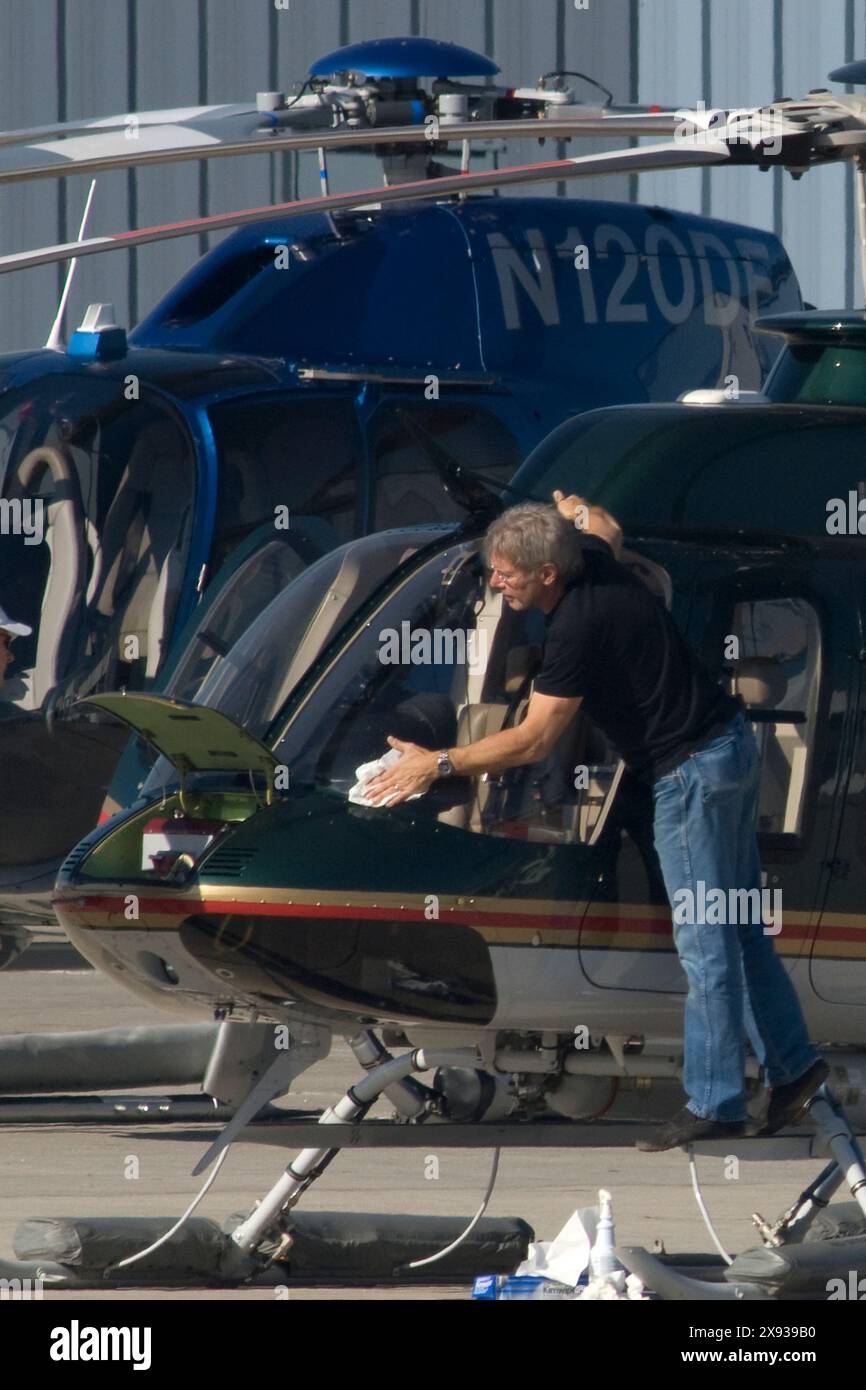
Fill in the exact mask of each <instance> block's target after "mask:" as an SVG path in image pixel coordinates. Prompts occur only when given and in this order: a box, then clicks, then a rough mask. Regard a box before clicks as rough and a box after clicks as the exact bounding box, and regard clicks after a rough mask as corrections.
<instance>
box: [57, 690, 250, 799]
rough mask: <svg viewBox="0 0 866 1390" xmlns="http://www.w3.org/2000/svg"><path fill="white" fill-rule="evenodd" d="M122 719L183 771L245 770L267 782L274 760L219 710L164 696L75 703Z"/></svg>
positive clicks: (104, 697)
mask: <svg viewBox="0 0 866 1390" xmlns="http://www.w3.org/2000/svg"><path fill="white" fill-rule="evenodd" d="M79 703H80V704H82V705H94V706H96V707H97V708H98V709H103V710H105V711H106V712H107V713H108V714H111V715H114V716H115V718H117V719H121V720H123V722H124V723H125V724H128V725H129V727H130V728H131V729H133V730H134V731H135V732H136V733H137V734H140V735H141V737H142V738H144V739H146V740H147V741H148V743H150V744H152V746H153V747H154V748H156V750H157V751H158V752H159V753H162V754H163V755H164V756H165V757H166V758H168V759H169V761H170V762H172V763H173V764H174V766H175V767H176V768H178V770H179V771H180V772H181V773H188V772H245V773H252V774H258V775H259V776H263V777H265V778H266V779H267V781H268V782H269V783H270V782H272V780H273V773H274V770H275V768H276V766H277V761H276V759H275V757H274V755H273V753H272V752H271V751H270V749H269V748H266V747H265V745H264V744H263V743H260V742H259V740H258V739H257V738H254V737H253V735H252V734H250V733H248V732H247V730H246V729H242V728H241V727H240V726H239V725H238V724H236V723H235V722H234V720H232V719H229V717H228V716H227V715H225V714H221V713H220V712H219V711H218V710H215V709H208V708H207V707H206V706H204V705H193V704H190V703H189V702H188V701H185V700H169V699H167V698H166V697H165V696H163V695H144V694H135V693H133V694H129V695H126V694H120V695H90V696H88V697H87V699H85V700H81V701H79Z"/></svg>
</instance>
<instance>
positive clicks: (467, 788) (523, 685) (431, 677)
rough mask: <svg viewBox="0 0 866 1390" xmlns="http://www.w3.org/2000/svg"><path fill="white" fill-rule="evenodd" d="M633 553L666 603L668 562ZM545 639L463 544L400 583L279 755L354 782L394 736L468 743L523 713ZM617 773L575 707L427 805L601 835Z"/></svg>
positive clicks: (478, 823)
mask: <svg viewBox="0 0 866 1390" xmlns="http://www.w3.org/2000/svg"><path fill="white" fill-rule="evenodd" d="M624 558H625V561H626V563H628V564H629V566H630V567H632V568H633V569H634V571H635V572H636V573H637V574H639V575H640V577H641V578H642V579H643V580H644V582H646V583H647V584H648V585H649V587H650V588H651V589H652V591H653V592H654V593H655V594H656V595H657V596H658V599H659V601H660V602H665V603H669V602H670V596H671V584H670V579H669V576H668V575H667V574H666V572H665V571H664V570H663V569H662V568H661V567H660V566H658V565H655V564H654V563H653V562H652V561H649V560H648V559H646V558H645V557H644V556H641V555H637V554H633V553H631V552H627V553H626V555H625V557H624ZM389 633H392V634H393V635H394V637H395V638H397V637H398V635H399V638H400V641H401V642H402V648H401V650H400V652H399V654H397V653H396V652H395V653H394V654H395V655H398V659H397V660H390V659H389V655H388V648H387V642H386V639H387V637H388V635H389ZM543 638H544V623H543V616H542V614H541V613H540V612H532V611H530V612H515V611H513V610H511V609H510V608H508V607H507V605H503V602H502V596H501V594H498V593H496V592H494V591H493V590H491V589H490V588H489V587H488V586H487V584H486V583H485V578H484V572H483V569H482V566H481V562H480V558H479V556H478V553H477V547H476V546H475V545H462V546H457V547H455V548H453V549H452V550H450V551H449V552H447V553H446V555H445V556H439V557H437V559H436V560H435V561H431V562H429V564H427V565H425V566H423V567H421V568H420V569H419V570H417V571H416V572H415V573H414V574H412V575H410V576H409V577H408V579H407V580H406V581H405V582H404V584H402V585H401V586H399V587H398V588H397V589H396V590H395V591H394V592H392V594H391V596H390V597H389V598H388V599H387V600H386V601H385V603H384V605H383V607H382V608H381V609H380V610H379V613H378V614H377V616H376V618H375V619H374V620H373V621H372V622H370V623H368V624H367V625H366V626H365V627H364V629H362V631H361V632H360V633H359V634H358V635H357V636H356V638H355V639H354V641H353V642H352V643H351V644H350V646H349V648H348V649H347V651H346V653H345V658H346V659H345V664H343V663H338V664H337V666H336V667H335V668H333V670H332V671H331V672H330V673H329V674H328V675H327V676H326V677H325V681H324V686H323V688H322V689H321V698H322V699H324V701H325V702H326V705H327V706H329V707H330V708H329V713H328V714H326V715H325V716H324V717H323V713H322V706H321V703H320V701H318V700H317V701H311V702H309V705H312V704H315V705H316V708H317V717H316V721H315V728H313V727H312V726H311V725H310V723H309V721H310V718H311V715H310V713H309V705H308V706H307V708H306V709H304V710H302V711H301V712H299V715H298V718H297V720H296V721H293V723H292V725H290V727H289V729H288V730H287V732H286V735H285V736H284V738H283V740H282V742H281V743H280V744H278V746H277V749H276V756H277V758H278V760H280V761H283V762H287V763H290V764H291V766H292V775H293V776H295V775H297V777H298V779H299V780H300V781H308V782H313V783H316V784H318V785H327V786H330V787H332V788H334V789H335V790H336V789H339V790H340V791H341V792H343V793H344V794H347V793H348V791H349V789H350V787H351V786H352V784H353V783H354V781H355V774H356V768H357V767H358V766H359V765H360V764H361V763H364V762H367V761H370V760H373V759H375V758H378V757H380V756H381V755H382V754H383V753H384V752H386V751H387V748H388V744H387V737H388V735H394V736H395V737H397V738H402V739H405V740H407V741H412V742H417V743H419V744H421V745H422V746H424V747H428V748H442V747H448V746H458V747H459V746H460V745H461V744H465V743H469V742H474V741H476V740H477V739H479V738H483V737H485V736H486V735H488V734H491V733H495V732H498V731H499V730H501V729H503V728H507V727H511V726H513V725H515V724H517V723H519V722H520V720H521V719H522V718H523V716H524V714H525V711H526V708H527V705H528V702H529V698H530V696H531V692H532V681H533V678H534V676H535V674H536V672H537V670H538V667H539V664H540V660H541V650H542V643H543ZM409 643H411V647H410V646H409V645H408V644H409ZM308 729H309V737H308V736H307V731H308ZM295 749H297V750H298V753H297V755H295V753H294V750H295ZM579 766H581V767H582V768H583V772H582V775H580V776H576V775H575V774H576V771H577V769H578V767H579ZM621 777H622V768H621V766H620V764H619V763H618V760H617V758H616V757H615V755H614V753H613V752H612V750H611V749H610V747H609V746H608V744H607V742H606V740H605V739H604V738H603V736H602V735H601V734H600V733H599V731H598V730H597V729H596V728H595V727H594V726H593V725H592V723H591V721H590V720H589V719H588V718H587V717H586V715H584V714H578V716H577V717H576V718H575V720H573V721H572V724H571V726H570V727H569V729H568V730H566V732H565V733H564V734H563V735H562V737H561V738H560V740H559V741H558V744H557V746H556V747H555V748H554V749H553V751H552V753H551V754H550V756H549V757H548V758H547V759H545V761H544V762H543V763H538V764H534V765H531V766H526V767H519V768H511V769H508V770H507V771H506V772H504V773H501V774H498V775H493V774H490V775H488V776H487V777H484V778H478V779H470V778H463V777H455V778H453V779H449V780H448V781H447V782H440V783H436V784H434V786H433V787H432V788H431V789H430V791H428V792H427V793H426V795H425V796H424V797H423V798H422V799H421V801H420V802H419V803H418V805H417V810H418V812H419V813H420V814H431V815H435V816H437V817H438V819H439V820H440V822H441V823H443V824H449V825H453V826H455V827H460V828H463V829H468V830H472V831H480V832H482V833H485V834H496V835H507V836H512V837H516V838H521V839H527V840H537V841H543V842H548V843H558V844H569V843H594V842H595V840H596V839H597V838H598V835H599V834H600V832H601V830H602V828H603V826H604V823H605V819H606V816H607V812H608V809H609V806H610V804H611V801H612V799H613V797H614V795H615V792H616V789H617V787H618V786H619V782H620V779H621Z"/></svg>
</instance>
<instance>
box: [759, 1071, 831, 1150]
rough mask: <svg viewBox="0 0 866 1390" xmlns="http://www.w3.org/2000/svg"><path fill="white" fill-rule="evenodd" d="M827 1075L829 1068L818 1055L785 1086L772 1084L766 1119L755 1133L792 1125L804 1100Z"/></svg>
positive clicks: (809, 1097)
mask: <svg viewBox="0 0 866 1390" xmlns="http://www.w3.org/2000/svg"><path fill="white" fill-rule="evenodd" d="M829 1075H830V1068H829V1067H828V1066H827V1063H826V1062H825V1061H823V1060H822V1059H821V1058H820V1057H819V1058H818V1061H817V1062H813V1063H812V1065H811V1067H810V1068H809V1070H808V1071H806V1072H804V1073H803V1075H802V1076H798V1077H797V1080H796V1081H789V1082H788V1083H787V1085H785V1086H774V1087H773V1089H772V1090H771V1092H770V1104H769V1107H768V1109H767V1115H766V1119H765V1120H764V1122H763V1124H762V1125H760V1126H759V1128H758V1129H756V1131H755V1133H756V1134H759V1135H764V1134H775V1133H776V1131H777V1130H779V1129H784V1127H785V1125H792V1124H793V1123H794V1121H795V1120H796V1119H798V1118H799V1116H800V1115H802V1113H803V1111H804V1110H805V1109H806V1102H807V1101H809V1100H811V1098H812V1096H813V1095H814V1093H815V1091H817V1089H818V1087H819V1086H821V1085H822V1084H823V1083H824V1082H825V1081H826V1080H827V1077H828V1076H829Z"/></svg>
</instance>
